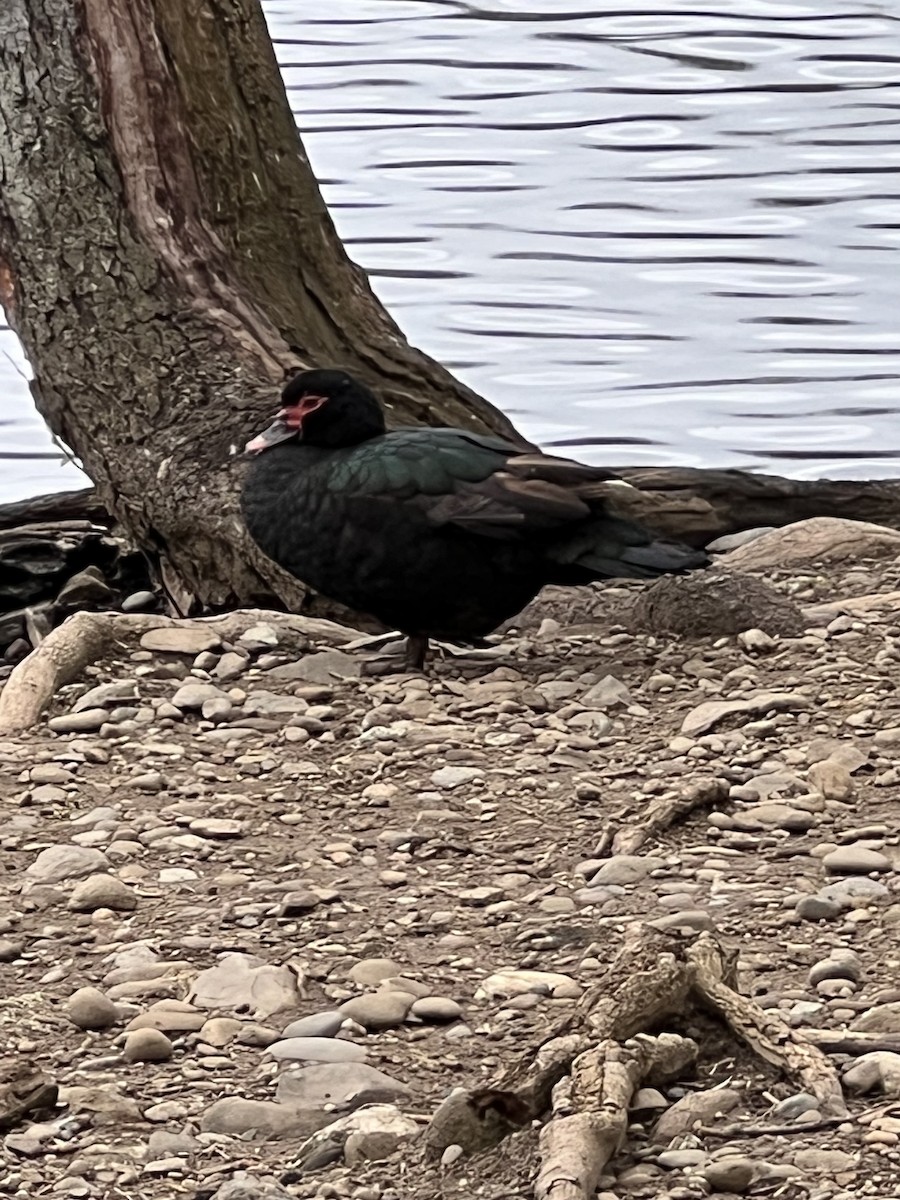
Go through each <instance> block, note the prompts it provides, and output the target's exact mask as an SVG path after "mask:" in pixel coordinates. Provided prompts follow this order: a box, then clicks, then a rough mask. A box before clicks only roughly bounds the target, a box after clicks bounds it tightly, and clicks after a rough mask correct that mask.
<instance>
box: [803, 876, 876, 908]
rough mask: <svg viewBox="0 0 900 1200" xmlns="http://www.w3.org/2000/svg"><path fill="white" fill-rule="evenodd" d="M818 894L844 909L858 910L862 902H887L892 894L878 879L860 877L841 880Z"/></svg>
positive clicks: (820, 890) (830, 884)
mask: <svg viewBox="0 0 900 1200" xmlns="http://www.w3.org/2000/svg"><path fill="white" fill-rule="evenodd" d="M818 894H819V895H820V896H822V897H824V898H825V899H826V900H833V901H834V902H835V903H836V904H840V905H841V907H842V908H857V907H858V906H859V904H860V903H861V902H865V901H868V900H886V899H887V898H888V897H889V896H890V892H889V891H888V889H887V888H886V887H885V885H884V884H883V883H880V882H879V881H878V880H877V879H869V878H868V877H867V876H865V875H858V876H856V877H852V876H851V877H850V878H848V879H839V880H837V881H836V882H835V883H829V884H828V885H827V886H826V887H823V888H819V892H818Z"/></svg>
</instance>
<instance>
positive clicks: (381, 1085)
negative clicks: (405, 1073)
mask: <svg viewBox="0 0 900 1200" xmlns="http://www.w3.org/2000/svg"><path fill="white" fill-rule="evenodd" d="M275 1096H276V1099H277V1100H278V1101H279V1102H281V1103H283V1104H289V1105H292V1106H293V1107H295V1108H298V1109H303V1110H304V1111H306V1112H309V1111H310V1110H313V1111H317V1112H322V1111H324V1110H325V1108H326V1107H327V1108H328V1109H329V1111H333V1110H334V1109H339V1110H347V1109H357V1108H361V1107H362V1106H363V1105H364V1104H392V1103H394V1102H397V1103H403V1102H405V1101H409V1100H410V1099H411V1098H412V1093H411V1091H410V1089H409V1088H408V1087H407V1085H406V1084H405V1083H401V1082H400V1080H399V1079H393V1078H392V1077H391V1076H390V1075H386V1074H385V1073H384V1072H383V1071H378V1070H376V1069H375V1067H370V1066H367V1065H366V1064H365V1063H325V1064H323V1065H321V1066H316V1067H304V1068H303V1069H302V1070H300V1071H287V1072H285V1073H284V1074H283V1075H281V1076H280V1077H279V1080H278V1086H277V1088H276V1091H275Z"/></svg>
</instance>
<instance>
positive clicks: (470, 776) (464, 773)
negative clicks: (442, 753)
mask: <svg viewBox="0 0 900 1200" xmlns="http://www.w3.org/2000/svg"><path fill="white" fill-rule="evenodd" d="M483 778H484V771H482V769H481V768H480V767H440V768H438V770H437V771H432V773H431V782H432V783H433V784H434V786H435V787H437V788H442V789H444V790H446V791H452V790H453V789H454V788H458V787H460V786H461V785H462V784H464V783H474V782H475V780H476V779H483Z"/></svg>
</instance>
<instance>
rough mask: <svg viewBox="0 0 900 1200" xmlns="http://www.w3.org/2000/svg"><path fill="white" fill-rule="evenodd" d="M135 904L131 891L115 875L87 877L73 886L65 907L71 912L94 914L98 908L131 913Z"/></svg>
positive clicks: (135, 900) (135, 897) (134, 896)
mask: <svg viewBox="0 0 900 1200" xmlns="http://www.w3.org/2000/svg"><path fill="white" fill-rule="evenodd" d="M137 904H138V899H137V896H136V895H135V894H134V892H133V891H132V889H131V888H130V887H129V886H128V885H127V884H126V883H123V882H122V880H121V879H117V878H116V876H115V875H89V876H88V877H87V879H82V880H80V882H79V883H77V884H76V885H75V887H74V888H73V890H72V895H71V896H70V897H69V900H68V903H67V907H68V908H69V909H71V911H72V912H96V910H97V909H98V908H109V909H112V911H113V912H133V911H134V909H136V908H137Z"/></svg>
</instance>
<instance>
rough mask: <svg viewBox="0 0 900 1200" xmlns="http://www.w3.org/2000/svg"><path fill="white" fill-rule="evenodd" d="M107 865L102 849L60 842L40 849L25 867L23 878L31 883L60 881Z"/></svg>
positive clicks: (77, 877) (80, 875)
mask: <svg viewBox="0 0 900 1200" xmlns="http://www.w3.org/2000/svg"><path fill="white" fill-rule="evenodd" d="M108 866H109V860H108V859H107V857H106V855H105V854H103V853H102V851H100V850H95V849H93V848H92V847H90V846H76V845H72V844H71V843H68V842H62V843H59V844H58V845H56V846H48V847H47V849H46V850H42V851H41V852H40V854H39V855H38V856H37V858H36V859H35V860H34V862H33V863H31V864H30V866H28V867H26V868H25V878H26V881H28V882H30V883H32V884H47V883H62V881H63V880H64V879H79V878H81V877H82V876H83V875H90V874H92V873H93V872H96V871H102V870H103V869H104V867H108Z"/></svg>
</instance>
